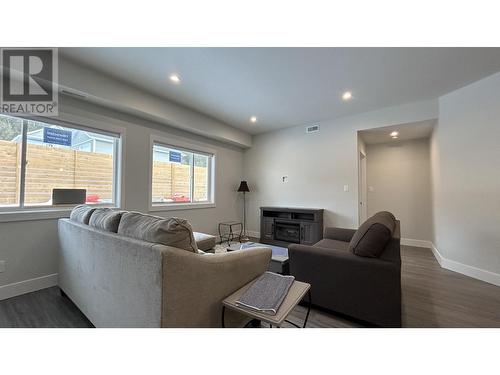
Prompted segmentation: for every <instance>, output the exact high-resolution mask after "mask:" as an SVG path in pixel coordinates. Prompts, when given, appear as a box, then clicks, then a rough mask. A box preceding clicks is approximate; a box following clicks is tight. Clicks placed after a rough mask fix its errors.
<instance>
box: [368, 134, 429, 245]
mask: <svg viewBox="0 0 500 375" xmlns="http://www.w3.org/2000/svg"><path fill="white" fill-rule="evenodd" d="M366 161H367V168H366V170H367V187H368V192H367V196H368V202H367V203H368V205H367V207H368V216H371V215H373V214H375V213H376V212H378V211H390V212H392V213H393V214H394V215H396V217H397V218H398V219H399V220H400V221H401V237H402V238H405V239H413V240H421V241H431V240H432V193H431V171H430V167H431V164H430V148H429V139H428V138H427V139H425V138H424V139H415V140H409V141H403V142H398V141H392V142H388V143H382V144H374V145H368V146H367V148H366Z"/></svg>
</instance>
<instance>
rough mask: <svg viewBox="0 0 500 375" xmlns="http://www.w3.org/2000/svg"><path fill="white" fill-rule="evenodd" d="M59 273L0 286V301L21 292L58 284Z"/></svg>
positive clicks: (29, 291)
mask: <svg viewBox="0 0 500 375" xmlns="http://www.w3.org/2000/svg"><path fill="white" fill-rule="evenodd" d="M57 280H58V274H57V273H53V274H51V275H45V276H40V277H36V278H34V279H29V280H24V281H19V282H17V283H12V284H7V285H2V286H0V301H1V300H4V299H7V298H12V297H16V296H20V295H21V294H26V293H31V292H36V291H37V290H40V289H45V288H50V287H52V286H56V285H57Z"/></svg>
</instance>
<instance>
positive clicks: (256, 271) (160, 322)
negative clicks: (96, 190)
mask: <svg viewBox="0 0 500 375" xmlns="http://www.w3.org/2000/svg"><path fill="white" fill-rule="evenodd" d="M89 210H90V209H89V208H88V207H87V208H85V207H79V208H77V209H75V210H74V211H75V212H74V213H72V217H71V218H70V219H60V220H59V223H58V233H59V242H60V254H59V287H60V288H61V290H62V291H63V292H64V293H65V294H66V295H67V296H68V297H69V298H70V299H71V300H72V301H73V302H74V303H75V304H76V305H77V306H78V307H79V309H80V310H81V311H82V312H83V313H84V314H85V315H86V316H87V318H88V319H89V320H90V321H91V322H92V323H93V324H94V325H95V326H96V327H220V326H221V321H220V317H221V309H222V306H221V301H222V300H223V299H224V298H225V297H227V296H228V295H230V294H232V293H233V292H234V291H236V290H237V289H239V288H240V287H242V286H243V285H245V284H247V283H248V282H250V281H251V280H253V279H255V278H256V277H258V276H259V275H261V274H262V273H264V272H265V271H266V270H267V267H268V264H269V261H270V259H271V249H269V248H253V249H250V250H248V251H236V252H231V253H224V254H206V253H203V252H202V251H199V250H198V248H197V245H196V242H195V241H194V235H193V233H192V230H190V226H189V223H187V222H186V221H182V220H179V219H170V220H164V219H162V218H156V217H152V216H149V215H142V216H141V214H139V213H129V212H124V211H116V210H110V211H107V212H102V211H100V210H99V209H98V210H94V211H92V212H89ZM92 210H93V209H92ZM79 211H80V212H79ZM111 211H114V212H111ZM94 215H95V216H94ZM93 216H94V219H92V217H93ZM174 245H176V246H174ZM225 321H226V326H233V327H241V326H244V325H245V324H246V323H248V319H247V318H245V317H244V316H242V315H239V314H237V313H230V312H228V314H226V318H225Z"/></svg>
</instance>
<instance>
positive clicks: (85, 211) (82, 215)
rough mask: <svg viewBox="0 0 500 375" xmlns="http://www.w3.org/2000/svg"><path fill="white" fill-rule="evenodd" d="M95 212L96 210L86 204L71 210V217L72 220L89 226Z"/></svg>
mask: <svg viewBox="0 0 500 375" xmlns="http://www.w3.org/2000/svg"><path fill="white" fill-rule="evenodd" d="M94 211H95V208H92V207H90V206H87V205H86V204H80V205H78V206H76V207H75V208H73V210H71V213H70V215H69V218H70V220H73V221H76V222H78V223H82V224H88V223H89V220H90V216H92V213H93V212H94Z"/></svg>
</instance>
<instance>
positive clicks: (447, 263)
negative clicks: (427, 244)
mask: <svg viewBox="0 0 500 375" xmlns="http://www.w3.org/2000/svg"><path fill="white" fill-rule="evenodd" d="M431 251H432V253H433V254H434V257H435V258H436V260H437V262H438V263H439V265H440V266H441V268H445V269H447V270H450V271H453V272H458V273H461V274H462V275H465V276H469V277H472V278H474V279H477V280H481V281H484V282H486V283H489V284H493V285H496V286H500V274H498V273H495V272H491V271H487V270H484V269H482V268H477V267H474V266H469V265H468V264H463V263H460V262H457V261H454V260H451V259H448V258H445V257H444V256H443V255H442V254H441V253H440V252H439V250H438V249H437V247H436V246H435V245H434V244H432V247H431Z"/></svg>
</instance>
